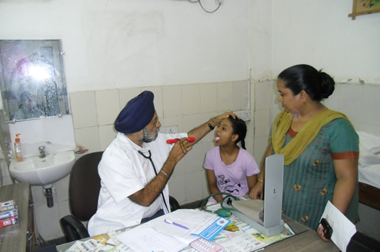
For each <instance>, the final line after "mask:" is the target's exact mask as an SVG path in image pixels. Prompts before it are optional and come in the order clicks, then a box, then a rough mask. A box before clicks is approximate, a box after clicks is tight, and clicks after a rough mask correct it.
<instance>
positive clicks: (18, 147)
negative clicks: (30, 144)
mask: <svg viewBox="0 0 380 252" xmlns="http://www.w3.org/2000/svg"><path fill="white" fill-rule="evenodd" d="M19 135H21V134H20V133H18V134H16V138H15V149H14V150H15V158H16V160H17V161H18V162H21V161H22V159H23V158H22V150H21V142H20V138H19V137H18V136H19Z"/></svg>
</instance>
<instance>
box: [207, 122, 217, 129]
mask: <svg viewBox="0 0 380 252" xmlns="http://www.w3.org/2000/svg"><path fill="white" fill-rule="evenodd" d="M206 124H207V126H208V127H209V128H210V130H214V128H215V127H214V126H212V125H211V123H210V121H207V123H206Z"/></svg>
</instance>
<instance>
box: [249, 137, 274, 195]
mask: <svg viewBox="0 0 380 252" xmlns="http://www.w3.org/2000/svg"><path fill="white" fill-rule="evenodd" d="M270 155H272V144H269V146H268V148H267V151H266V153H265V156H264V159H265V158H266V157H268V156H270ZM264 181H265V162H263V166H262V167H261V169H260V174H259V178H258V179H257V183H256V184H255V186H254V187H253V188H252V189H251V190H250V192H249V197H250V198H251V199H263V196H264Z"/></svg>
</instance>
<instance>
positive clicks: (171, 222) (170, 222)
mask: <svg viewBox="0 0 380 252" xmlns="http://www.w3.org/2000/svg"><path fill="white" fill-rule="evenodd" d="M165 223H168V224H171V225H174V226H177V227H180V228H183V229H187V230H188V229H189V228H188V227H185V226H182V225H181V224H178V223H175V222H174V221H170V220H168V219H165Z"/></svg>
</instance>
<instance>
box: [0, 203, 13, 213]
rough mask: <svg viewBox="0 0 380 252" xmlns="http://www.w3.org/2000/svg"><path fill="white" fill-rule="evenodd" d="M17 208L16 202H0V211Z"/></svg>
mask: <svg viewBox="0 0 380 252" xmlns="http://www.w3.org/2000/svg"><path fill="white" fill-rule="evenodd" d="M15 207H16V202H15V201H14V200H8V201H5V202H0V211H1V212H3V211H8V210H11V209H14V208H15Z"/></svg>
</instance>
